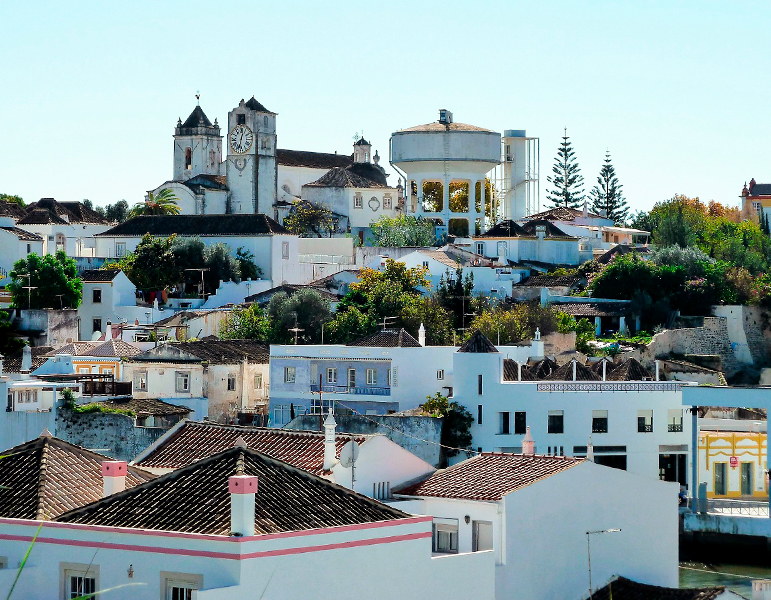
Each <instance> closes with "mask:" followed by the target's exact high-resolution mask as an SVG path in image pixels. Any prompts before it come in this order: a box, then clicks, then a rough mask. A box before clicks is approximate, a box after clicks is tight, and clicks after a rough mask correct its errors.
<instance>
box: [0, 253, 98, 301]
mask: <svg viewBox="0 0 771 600" xmlns="http://www.w3.org/2000/svg"><path fill="white" fill-rule="evenodd" d="M10 277H11V283H9V284H8V290H9V291H10V292H11V297H12V304H11V305H12V306H14V307H16V308H27V307H29V308H38V309H39V308H77V307H78V306H80V301H81V299H82V297H83V293H82V290H83V282H82V281H81V280H80V278H79V277H78V268H77V266H76V264H75V261H74V260H73V259H72V258H69V257H68V256H67V255H66V254H65V253H64V252H63V251H62V250H59V251H58V252H57V253H56V254H55V255H51V254H46V255H45V256H43V257H40V256H38V255H37V254H35V253H34V252H33V253H32V254H28V255H27V256H26V258H22V259H21V260H18V261H16V263H15V264H14V265H13V269H12V270H11V272H10ZM25 287H31V288H33V289H24V288H25Z"/></svg>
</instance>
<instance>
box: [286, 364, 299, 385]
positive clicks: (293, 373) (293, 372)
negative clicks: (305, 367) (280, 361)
mask: <svg viewBox="0 0 771 600" xmlns="http://www.w3.org/2000/svg"><path fill="white" fill-rule="evenodd" d="M296 377H297V367H284V383H294V382H295V379H296Z"/></svg>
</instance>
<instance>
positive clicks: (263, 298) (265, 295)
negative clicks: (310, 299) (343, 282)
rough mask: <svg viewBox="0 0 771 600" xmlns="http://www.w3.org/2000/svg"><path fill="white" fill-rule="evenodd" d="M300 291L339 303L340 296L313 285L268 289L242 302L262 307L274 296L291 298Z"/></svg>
mask: <svg viewBox="0 0 771 600" xmlns="http://www.w3.org/2000/svg"><path fill="white" fill-rule="evenodd" d="M301 290H313V291H314V292H316V293H317V294H318V295H319V296H321V297H322V298H323V299H324V300H327V301H329V302H339V301H340V296H339V295H338V294H333V293H332V292H330V291H329V290H327V289H326V288H324V287H322V286H315V285H290V284H285V285H279V286H277V287H274V288H270V289H269V290H265V291H264V292H260V293H258V294H252V295H251V296H247V297H246V298H244V302H256V303H257V304H259V305H261V306H262V305H264V304H267V303H268V302H270V299H271V298H272V297H273V296H275V295H276V294H280V293H282V292H283V293H284V294H286V295H287V296H293V295H294V294H296V293H297V292H299V291H301Z"/></svg>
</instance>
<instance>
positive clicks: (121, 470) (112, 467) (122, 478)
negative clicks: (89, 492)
mask: <svg viewBox="0 0 771 600" xmlns="http://www.w3.org/2000/svg"><path fill="white" fill-rule="evenodd" d="M126 473H128V465H127V464H126V461H125V460H103V461H102V481H103V482H104V487H103V490H104V493H103V497H104V498H106V497H107V496H112V495H113V494H117V493H118V492H122V491H123V490H125V489H126Z"/></svg>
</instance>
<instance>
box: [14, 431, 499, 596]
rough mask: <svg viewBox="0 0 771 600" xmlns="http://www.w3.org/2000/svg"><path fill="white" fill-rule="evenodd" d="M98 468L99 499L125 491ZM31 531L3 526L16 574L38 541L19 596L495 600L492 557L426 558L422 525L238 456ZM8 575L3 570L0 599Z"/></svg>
mask: <svg viewBox="0 0 771 600" xmlns="http://www.w3.org/2000/svg"><path fill="white" fill-rule="evenodd" d="M102 467H103V470H102V473H103V477H104V487H105V491H106V492H108V493H109V492H112V491H118V490H120V489H122V486H123V485H124V483H123V478H124V476H125V473H126V463H123V462H119V461H110V462H105V463H103V464H102ZM38 528H39V522H38V521H35V520H31V519H13V518H2V519H0V529H2V533H0V539H2V540H3V544H2V547H3V557H4V561H7V562H6V564H9V565H16V564H17V563H18V562H19V561H20V560H21V559H22V557H23V556H24V555H25V553H26V552H27V550H28V548H29V545H30V541H31V540H32V539H33V536H35V535H36V533H37V532H39V534H40V535H39V536H38V537H37V540H36V542H35V545H34V548H33V551H32V553H31V554H30V559H29V561H28V562H27V565H26V567H25V569H24V571H23V573H22V575H21V577H20V578H19V580H18V582H17V584H16V589H15V593H17V594H18V596H19V597H20V598H29V599H30V600H36V599H41V600H43V599H45V600H48V599H49V598H65V597H74V595H76V594H77V595H81V594H84V593H94V592H100V591H102V590H107V589H109V590H110V595H111V596H112V597H113V598H116V599H117V600H122V599H132V600H133V599H135V598H137V597H142V598H172V599H180V598H184V599H188V598H192V597H194V594H195V597H197V598H198V599H199V600H220V599H222V600H225V599H228V600H230V599H232V598H236V597H241V596H243V597H256V596H259V595H262V596H263V597H270V598H272V599H274V600H284V599H286V600H290V599H292V600H294V599H296V598H301V597H312V598H332V597H334V598H341V599H351V600H353V599H358V598H360V597H361V595H362V593H363V591H366V595H367V597H368V598H372V599H373V600H381V599H382V600H385V599H391V598H395V597H398V598H403V599H406V600H423V599H424V598H427V597H431V596H433V595H440V596H441V597H442V598H444V599H446V600H467V599H468V598H471V597H473V598H478V599H480V600H492V599H493V598H494V596H495V584H494V569H495V567H494V556H493V553H492V552H477V553H469V554H459V555H456V556H449V557H434V556H432V553H431V518H430V517H428V518H426V517H414V516H411V515H409V514H407V513H404V512H402V511H400V510H398V509H395V508H392V507H389V506H387V505H385V504H382V503H380V502H378V501H376V500H373V499H370V498H367V497H365V496H362V495H359V494H356V493H355V492H352V491H350V490H348V489H346V488H343V487H341V486H338V485H335V484H333V483H330V482H329V481H326V480H325V479H322V478H320V477H317V476H315V475H312V474H310V473H308V472H306V471H302V470H300V469H297V468H294V467H291V466H289V465H287V464H286V463H284V462H281V461H279V460H276V459H273V458H270V457H268V456H266V455H264V454H261V453H259V452H256V451H254V450H250V449H248V448H245V447H243V446H242V445H237V446H235V447H233V448H229V449H227V450H225V451H223V452H220V453H218V454H215V455H214V456H211V457H208V458H205V459H203V460H199V461H197V462H194V463H192V464H190V465H188V466H186V467H183V468H181V469H178V470H177V471H175V472H173V473H169V474H166V475H161V476H159V477H156V478H154V479H152V480H150V481H147V482H145V483H141V484H139V485H135V486H134V487H132V488H131V489H127V490H125V491H123V492H119V493H117V494H114V495H107V494H106V497H105V498H104V499H102V500H98V501H96V502H93V503H91V504H89V505H87V506H84V507H82V508H78V509H75V510H70V511H68V512H66V513H64V514H63V515H60V516H59V517H57V518H56V520H55V521H54V522H50V523H49V522H46V523H44V525H43V527H42V530H38ZM352 565H355V566H356V568H353V569H352V568H351V566H352ZM384 573H391V574H396V576H391V577H384V576H383V574H384ZM15 574H16V570H15V569H2V570H0V589H8V588H9V586H10V584H11V582H12V581H13V579H14V577H15Z"/></svg>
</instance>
